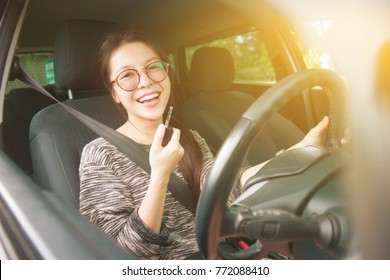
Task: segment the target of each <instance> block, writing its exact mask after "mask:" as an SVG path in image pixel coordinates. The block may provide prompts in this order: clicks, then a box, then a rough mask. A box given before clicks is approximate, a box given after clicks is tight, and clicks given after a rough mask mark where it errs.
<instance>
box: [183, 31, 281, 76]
mask: <svg viewBox="0 0 390 280" xmlns="http://www.w3.org/2000/svg"><path fill="white" fill-rule="evenodd" d="M202 47H222V48H226V49H228V50H229V51H230V53H231V54H232V57H233V62H234V67H235V77H234V82H236V83H275V81H276V77H275V72H274V69H273V66H272V63H271V59H270V56H269V54H268V51H267V48H266V45H265V43H264V41H263V40H262V38H261V37H260V34H259V32H258V31H251V32H248V33H245V34H237V35H235V36H230V37H226V38H221V39H217V40H214V41H210V42H205V43H202V44H197V45H193V46H190V47H187V48H186V50H185V51H186V63H187V67H188V68H189V67H190V64H191V59H192V56H193V54H194V52H195V51H196V50H197V49H199V48H202Z"/></svg>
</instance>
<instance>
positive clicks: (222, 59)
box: [182, 47, 304, 164]
mask: <svg viewBox="0 0 390 280" xmlns="http://www.w3.org/2000/svg"><path fill="white" fill-rule="evenodd" d="M234 71H235V69H234V64H233V58H232V56H231V54H230V52H229V51H228V50H227V49H225V48H220V47H204V48H200V49H198V50H197V51H196V52H195V53H194V55H193V58H192V61H191V67H190V72H189V73H190V74H189V76H190V87H191V91H192V94H193V96H192V97H191V98H190V99H188V100H187V101H185V102H184V104H183V106H182V115H183V118H184V122H185V123H186V124H187V126H188V127H189V128H191V129H194V130H196V131H198V132H199V134H200V135H201V136H202V137H204V138H205V140H206V142H207V143H208V145H209V146H210V147H211V148H212V150H214V151H215V152H216V151H218V149H219V148H220V146H221V145H222V143H223V141H224V140H225V139H226V137H227V135H228V134H229V132H230V130H231V129H232V128H233V126H234V125H235V123H236V122H237V121H238V120H239V118H240V117H241V115H242V114H243V113H244V112H245V110H246V109H247V108H248V107H249V106H250V105H251V104H252V103H253V102H254V100H255V99H254V97H252V96H251V95H250V94H249V93H245V92H241V91H233V90H231V87H232V85H233V81H234ZM303 137H304V134H303V132H302V131H301V130H300V129H299V128H298V127H296V126H295V125H294V124H293V123H292V122H290V121H289V120H287V119H286V118H285V117H283V116H282V115H280V114H275V115H274V116H273V117H272V118H271V119H270V120H269V121H268V122H267V125H266V126H265V127H264V129H263V131H262V132H261V134H260V135H259V136H258V138H257V139H256V142H255V143H254V145H253V147H252V150H251V152H250V153H249V156H248V161H249V163H251V164H255V163H259V162H262V161H265V160H268V159H270V158H271V157H273V156H274V155H275V153H276V152H277V151H279V150H281V149H284V148H288V147H290V146H292V145H293V144H295V143H297V142H298V141H300V140H301V139H302V138H303Z"/></svg>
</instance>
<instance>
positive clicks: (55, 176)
mask: <svg viewBox="0 0 390 280" xmlns="http://www.w3.org/2000/svg"><path fill="white" fill-rule="evenodd" d="M119 30H120V28H119V27H118V26H116V25H115V24H112V23H106V22H98V21H81V20H75V21H70V22H66V23H64V25H63V26H62V27H61V28H60V30H59V32H58V36H57V38H56V45H55V54H54V65H55V66H54V71H55V80H56V85H57V86H58V87H59V88H61V89H62V90H71V91H72V93H73V95H74V96H75V97H78V99H73V100H67V101H66V104H67V105H68V106H71V107H73V108H75V109H77V110H78V111H80V112H83V113H85V114H87V115H89V116H90V117H92V118H94V119H96V120H98V121H100V122H102V123H104V124H106V125H108V126H110V127H112V128H117V127H119V126H120V124H121V123H122V120H121V116H120V113H119V111H118V110H117V108H116V105H115V103H114V102H113V101H112V98H111V96H109V94H108V93H107V92H106V91H105V89H104V88H103V84H102V82H101V79H100V77H99V75H98V74H97V73H98V71H97V68H96V67H97V64H96V62H97V51H98V48H99V46H100V44H101V41H102V39H103V37H104V36H106V34H108V33H111V32H117V31H119ZM96 95H99V96H96ZM88 96H93V97H88ZM81 97H84V98H81ZM96 137H98V135H96V134H95V133H93V132H92V131H90V130H89V129H88V128H87V127H86V126H85V125H84V124H82V123H81V122H80V121H79V120H78V119H76V118H75V117H73V116H72V115H71V114H69V113H68V112H67V111H66V110H65V109H64V108H62V107H61V105H60V104H54V105H51V106H49V107H46V108H45V109H43V110H41V111H40V112H39V113H37V114H36V115H35V116H34V117H33V119H32V121H31V125H30V149H31V158H32V165H33V177H34V179H35V180H36V181H37V182H38V184H39V185H40V186H42V187H43V188H44V189H47V190H50V191H52V192H54V193H55V194H57V195H59V196H60V197H61V198H63V199H64V200H65V201H67V202H69V203H70V204H72V205H73V206H74V207H76V208H78V205H79V190H80V187H79V174H78V169H79V164H80V155H81V151H82V149H83V147H84V145H85V144H87V143H88V142H90V141H91V140H93V139H94V138H96Z"/></svg>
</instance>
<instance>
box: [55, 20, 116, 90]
mask: <svg viewBox="0 0 390 280" xmlns="http://www.w3.org/2000/svg"><path fill="white" fill-rule="evenodd" d="M119 31H120V27H119V26H118V25H116V24H114V23H109V22H102V21H93V20H70V21H67V22H65V23H63V24H62V25H61V26H60V28H59V30H58V32H57V37H56V41H55V48H54V75H55V81H56V86H57V87H58V88H60V89H62V90H68V89H72V90H87V89H89V90H92V89H100V88H103V87H104V86H103V81H102V79H101V78H100V76H99V74H98V73H99V71H98V67H99V65H98V52H99V48H100V45H101V43H102V41H103V39H104V37H105V36H106V35H108V34H110V33H114V32H119Z"/></svg>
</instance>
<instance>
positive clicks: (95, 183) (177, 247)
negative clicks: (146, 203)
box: [79, 131, 241, 259]
mask: <svg viewBox="0 0 390 280" xmlns="http://www.w3.org/2000/svg"><path fill="white" fill-rule="evenodd" d="M192 133H193V135H194V137H195V139H196V141H197V142H198V143H199V146H200V148H201V151H202V155H203V163H202V175H201V188H202V187H203V184H204V182H205V179H206V176H207V174H208V173H209V170H210V168H211V166H212V163H213V155H212V153H211V152H210V149H209V147H208V146H207V144H206V142H205V141H204V139H203V138H201V137H200V136H199V134H198V133H197V132H194V131H192ZM79 171H80V213H81V214H82V215H83V216H85V217H86V218H87V219H89V220H90V221H91V222H92V223H94V224H96V225H97V226H98V227H99V228H101V229H102V230H103V232H105V233H106V234H107V235H108V236H110V237H111V238H113V239H114V240H116V241H117V242H118V243H119V245H121V246H122V247H124V248H125V249H127V250H128V251H129V252H131V253H132V254H134V255H136V256H138V257H139V258H142V259H183V258H185V257H187V256H188V255H190V254H192V253H195V252H197V251H198V246H197V243H196V235H195V217H194V215H193V214H192V213H191V212H190V211H189V210H187V209H186V208H185V207H184V206H182V205H181V204H180V203H179V201H178V200H176V199H175V198H174V197H173V196H172V193H171V192H170V191H169V190H168V191H167V193H166V199H165V205H164V210H163V221H162V225H161V232H160V233H159V234H156V233H154V232H153V231H152V230H151V229H150V228H148V227H147V226H146V225H145V224H144V223H143V222H142V220H141V219H140V218H139V216H138V207H139V206H140V205H141V202H142V199H143V197H144V195H145V193H146V190H147V188H148V186H149V181H150V176H149V174H147V173H146V172H145V171H144V170H142V169H141V168H140V167H139V166H137V165H136V164H135V163H134V162H133V161H132V160H130V159H129V158H128V157H127V156H125V155H124V154H123V153H121V152H120V151H118V150H117V148H116V147H114V146H113V145H111V144H110V143H109V142H107V141H106V140H104V139H103V138H97V139H95V140H93V141H92V142H90V143H89V144H87V145H86V146H85V147H84V149H83V152H82V155H81V162H80V170H79ZM174 173H175V174H176V175H177V176H179V178H181V179H182V180H184V178H183V175H182V174H181V172H180V171H179V170H178V169H176V170H174ZM240 192H241V188H240V186H239V184H237V186H236V187H235V188H234V189H233V192H232V195H231V199H234V198H235V197H237V196H238V195H239V193H240Z"/></svg>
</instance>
